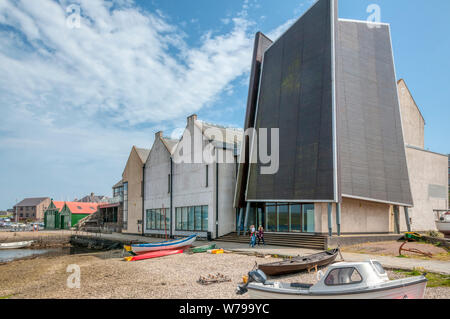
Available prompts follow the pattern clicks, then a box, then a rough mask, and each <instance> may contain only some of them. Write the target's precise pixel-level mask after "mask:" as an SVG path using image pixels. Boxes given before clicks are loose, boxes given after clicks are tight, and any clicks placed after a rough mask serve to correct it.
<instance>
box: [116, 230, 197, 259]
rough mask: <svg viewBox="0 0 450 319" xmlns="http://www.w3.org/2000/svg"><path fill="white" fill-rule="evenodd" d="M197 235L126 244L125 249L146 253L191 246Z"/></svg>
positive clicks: (138, 253) (137, 253) (135, 252)
mask: <svg viewBox="0 0 450 319" xmlns="http://www.w3.org/2000/svg"><path fill="white" fill-rule="evenodd" d="M196 238H197V236H196V235H193V236H189V237H187V238H182V239H177V240H170V241H165V242H160V243H149V244H137V245H131V246H124V247H125V249H126V250H127V251H129V252H132V253H134V254H136V255H140V254H145V253H148V252H152V251H159V250H171V249H178V248H181V247H189V246H191V245H192V244H193V243H194V241H195V240H196Z"/></svg>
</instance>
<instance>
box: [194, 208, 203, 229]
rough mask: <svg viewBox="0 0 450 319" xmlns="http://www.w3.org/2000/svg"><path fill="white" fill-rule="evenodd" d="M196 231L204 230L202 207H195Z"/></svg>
mask: <svg viewBox="0 0 450 319" xmlns="http://www.w3.org/2000/svg"><path fill="white" fill-rule="evenodd" d="M194 214H195V220H194V223H195V225H194V229H195V230H202V206H195V213H194Z"/></svg>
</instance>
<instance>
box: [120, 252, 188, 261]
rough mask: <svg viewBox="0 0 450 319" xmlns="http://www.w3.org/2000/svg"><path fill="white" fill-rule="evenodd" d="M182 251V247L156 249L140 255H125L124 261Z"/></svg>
mask: <svg viewBox="0 0 450 319" xmlns="http://www.w3.org/2000/svg"><path fill="white" fill-rule="evenodd" d="M182 252H183V249H167V250H158V251H151V252H149V253H146V254H141V255H137V256H129V257H125V260H126V261H136V260H144V259H150V258H156V257H163V256H169V255H175V254H181V253H182Z"/></svg>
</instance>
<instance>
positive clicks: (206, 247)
mask: <svg viewBox="0 0 450 319" xmlns="http://www.w3.org/2000/svg"><path fill="white" fill-rule="evenodd" d="M215 248H216V244H211V245H203V246H198V247H193V248H191V252H193V253H206V252H207V251H208V250H211V249H215Z"/></svg>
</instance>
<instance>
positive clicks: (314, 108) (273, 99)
mask: <svg viewBox="0 0 450 319" xmlns="http://www.w3.org/2000/svg"><path fill="white" fill-rule="evenodd" d="M333 1H334V0H333ZM331 61H332V37H331V0H320V1H318V2H317V3H316V4H315V5H314V6H313V7H312V8H311V9H310V10H309V11H307V12H306V13H305V14H304V15H303V17H301V18H300V19H299V20H298V21H297V22H296V23H295V24H294V25H293V26H292V27H291V28H290V29H289V30H288V31H286V33H284V34H283V35H282V36H281V37H280V38H279V39H278V40H277V41H276V42H275V43H274V44H273V45H272V46H271V47H270V48H269V49H268V50H267V51H266V53H265V55H264V62H263V70H262V78H261V87H260V92H259V101H258V107H257V117H256V123H255V127H256V128H257V129H259V128H267V129H269V130H270V128H279V130H280V131H279V133H280V143H279V154H280V156H279V162H280V165H279V170H278V172H277V173H275V174H273V175H262V174H260V169H261V166H265V165H264V164H261V163H257V164H251V165H250V174H249V183H248V188H247V200H250V201H252V200H253V201H265V200H291V201H296V200H304V201H308V200H328V201H333V200H334V198H335V194H334V173H335V172H334V167H333V130H332V127H333V120H332V116H333V113H332V107H333V106H332V70H331ZM269 142H270V140H269Z"/></svg>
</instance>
